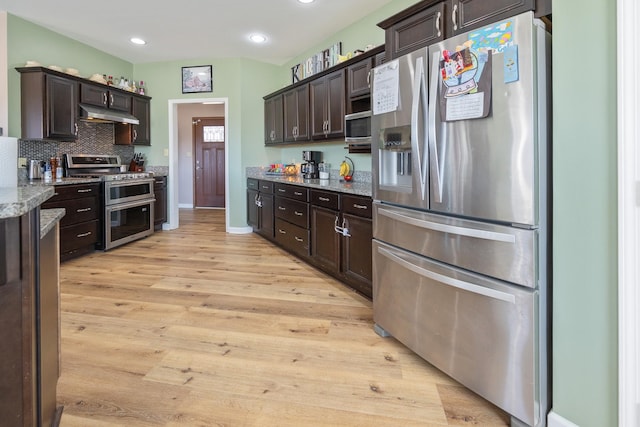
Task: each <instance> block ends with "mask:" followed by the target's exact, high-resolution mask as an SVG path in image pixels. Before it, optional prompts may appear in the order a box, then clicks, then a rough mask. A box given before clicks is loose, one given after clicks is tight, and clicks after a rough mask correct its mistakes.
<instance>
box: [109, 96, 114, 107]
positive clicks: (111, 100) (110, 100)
mask: <svg viewBox="0 0 640 427" xmlns="http://www.w3.org/2000/svg"><path fill="white" fill-rule="evenodd" d="M109 102H110V104H109V106H112V105H113V94H111V96H110V99H109Z"/></svg>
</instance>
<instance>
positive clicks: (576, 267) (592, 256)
mask: <svg viewBox="0 0 640 427" xmlns="http://www.w3.org/2000/svg"><path fill="white" fill-rule="evenodd" d="M615 18H616V2H615V1H610V0H594V1H591V2H589V6H588V7H586V6H585V3H584V2H583V1H580V0H560V1H558V0H556V1H555V2H554V4H553V21H554V22H553V67H554V72H553V100H554V101H553V111H554V113H553V123H554V132H553V141H554V149H553V155H554V159H553V173H554V179H553V182H554V185H553V191H554V197H553V202H554V209H553V221H554V224H553V227H554V232H553V252H554V255H553V270H554V274H553V279H554V284H553V286H554V303H553V322H554V326H553V409H554V411H555V412H557V413H558V414H560V415H562V416H563V417H565V418H567V419H568V420H570V421H572V422H573V423H575V424H578V425H579V426H581V427H604V426H616V425H617V405H618V399H617V387H618V381H617V376H618V372H617V358H618V350H617V349H618V342H617V334H618V329H617V316H618V312H617V288H618V285H617V280H618V279H617V274H616V269H617V251H616V248H617V239H616V233H617V230H616V227H617V222H616V217H617V212H618V211H617V203H618V201H617V198H616V192H617V179H616V177H617V170H616V155H617V154H616V138H617V134H616V48H615V46H616V19H615ZM594 29H597V31H595V32H594ZM576 58H580V60H578V61H576ZM578 63H580V64H581V65H577V64H578Z"/></svg>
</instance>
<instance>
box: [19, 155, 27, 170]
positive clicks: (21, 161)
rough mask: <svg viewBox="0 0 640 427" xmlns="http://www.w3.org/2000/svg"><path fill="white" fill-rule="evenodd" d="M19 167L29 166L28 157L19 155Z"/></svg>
mask: <svg viewBox="0 0 640 427" xmlns="http://www.w3.org/2000/svg"><path fill="white" fill-rule="evenodd" d="M18 167H19V168H26V167H27V158H26V157H18Z"/></svg>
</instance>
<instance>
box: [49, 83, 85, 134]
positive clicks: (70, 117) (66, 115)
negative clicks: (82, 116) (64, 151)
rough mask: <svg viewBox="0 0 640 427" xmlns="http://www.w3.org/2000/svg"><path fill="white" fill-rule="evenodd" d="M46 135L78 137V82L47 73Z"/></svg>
mask: <svg viewBox="0 0 640 427" xmlns="http://www.w3.org/2000/svg"><path fill="white" fill-rule="evenodd" d="M46 79H47V83H46V88H47V112H48V120H47V132H46V134H47V137H48V138H51V139H61V140H75V139H76V138H77V137H78V124H77V116H78V84H77V83H76V82H75V81H73V80H69V79H65V78H62V77H58V76H52V75H47V76H46Z"/></svg>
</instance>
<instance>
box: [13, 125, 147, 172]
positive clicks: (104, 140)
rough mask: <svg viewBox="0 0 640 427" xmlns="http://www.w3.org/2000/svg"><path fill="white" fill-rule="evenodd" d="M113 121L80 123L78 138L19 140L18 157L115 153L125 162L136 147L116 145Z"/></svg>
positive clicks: (44, 158)
mask: <svg viewBox="0 0 640 427" xmlns="http://www.w3.org/2000/svg"><path fill="white" fill-rule="evenodd" d="M113 126H114V124H113V123H87V122H84V121H81V122H79V123H78V140H77V141H75V142H58V141H52V140H25V139H21V140H19V141H18V157H26V158H27V160H32V159H35V160H47V159H50V158H51V157H55V156H62V155H63V154H65V153H70V154H115V155H118V156H120V159H121V160H122V163H123V164H128V163H129V161H130V160H131V159H132V158H133V153H134V150H135V148H134V147H133V146H130V145H114V143H113V141H114V131H113Z"/></svg>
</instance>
